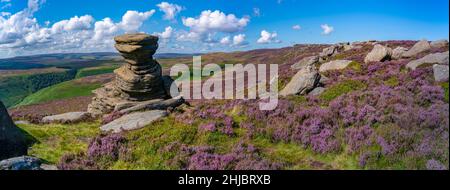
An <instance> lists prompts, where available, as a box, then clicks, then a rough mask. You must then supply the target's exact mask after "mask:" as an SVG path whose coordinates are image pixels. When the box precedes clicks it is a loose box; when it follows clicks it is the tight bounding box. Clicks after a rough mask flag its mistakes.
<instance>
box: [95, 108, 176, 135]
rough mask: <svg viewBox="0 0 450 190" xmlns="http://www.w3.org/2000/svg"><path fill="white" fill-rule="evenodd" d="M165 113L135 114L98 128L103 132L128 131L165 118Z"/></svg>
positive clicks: (161, 111) (158, 111) (154, 111)
mask: <svg viewBox="0 0 450 190" xmlns="http://www.w3.org/2000/svg"><path fill="white" fill-rule="evenodd" d="M167 114H168V113H167V111H163V110H152V111H147V112H136V113H132V114H129V115H124V116H122V117H120V118H119V119H116V120H114V121H112V122H111V123H108V124H106V125H103V126H102V127H100V129H101V130H102V131H104V132H113V133H119V132H122V131H130V130H136V129H140V128H143V127H145V126H147V125H149V124H151V123H153V122H155V121H156V120H158V119H161V118H163V117H165V116H167Z"/></svg>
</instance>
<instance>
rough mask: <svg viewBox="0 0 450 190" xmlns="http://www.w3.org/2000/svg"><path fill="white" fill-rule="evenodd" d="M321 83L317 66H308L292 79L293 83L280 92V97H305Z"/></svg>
mask: <svg viewBox="0 0 450 190" xmlns="http://www.w3.org/2000/svg"><path fill="white" fill-rule="evenodd" d="M319 81H320V74H319V73H318V72H317V69H316V67H315V66H307V67H305V68H303V69H301V70H300V71H299V72H297V74H295V75H294V77H292V79H291V81H290V82H289V83H288V84H287V85H286V87H284V89H283V90H282V91H281V92H280V96H288V95H294V94H299V95H305V94H307V93H308V92H310V91H311V90H313V89H314V88H315V87H316V86H317V85H318V84H319Z"/></svg>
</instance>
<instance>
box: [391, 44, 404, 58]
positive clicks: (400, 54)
mask: <svg viewBox="0 0 450 190" xmlns="http://www.w3.org/2000/svg"><path fill="white" fill-rule="evenodd" d="M407 51H408V48H405V47H396V48H395V49H394V50H393V51H392V56H391V58H392V59H401V58H402V57H403V54H404V53H405V52H407Z"/></svg>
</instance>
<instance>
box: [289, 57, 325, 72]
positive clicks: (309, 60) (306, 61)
mask: <svg viewBox="0 0 450 190" xmlns="http://www.w3.org/2000/svg"><path fill="white" fill-rule="evenodd" d="M319 59H320V58H319V56H316V55H314V56H309V57H305V58H303V59H302V60H300V61H299V62H297V63H295V64H294V65H292V66H291V68H292V69H295V70H301V69H303V68H305V67H307V66H313V65H314V64H316V63H319Z"/></svg>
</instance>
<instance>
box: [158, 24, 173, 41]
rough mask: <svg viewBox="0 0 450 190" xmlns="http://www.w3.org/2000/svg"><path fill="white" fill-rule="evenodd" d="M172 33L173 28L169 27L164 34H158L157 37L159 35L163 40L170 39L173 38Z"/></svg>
mask: <svg viewBox="0 0 450 190" xmlns="http://www.w3.org/2000/svg"><path fill="white" fill-rule="evenodd" d="M172 32H173V28H172V27H170V26H168V27H166V28H165V29H164V31H163V32H161V33H156V35H158V36H159V37H160V38H162V39H169V38H170V37H172Z"/></svg>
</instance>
